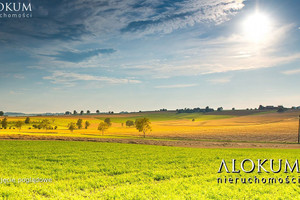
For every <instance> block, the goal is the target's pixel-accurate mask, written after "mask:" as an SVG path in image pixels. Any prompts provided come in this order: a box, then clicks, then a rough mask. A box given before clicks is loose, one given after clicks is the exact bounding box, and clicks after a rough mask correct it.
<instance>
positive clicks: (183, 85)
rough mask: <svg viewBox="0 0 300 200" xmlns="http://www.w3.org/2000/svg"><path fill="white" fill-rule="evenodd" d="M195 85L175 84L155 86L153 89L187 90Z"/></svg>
mask: <svg viewBox="0 0 300 200" xmlns="http://www.w3.org/2000/svg"><path fill="white" fill-rule="evenodd" d="M195 86H197V84H175V85H159V86H155V88H166V89H169V88H187V87H195Z"/></svg>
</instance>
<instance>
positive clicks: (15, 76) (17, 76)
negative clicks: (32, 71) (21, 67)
mask: <svg viewBox="0 0 300 200" xmlns="http://www.w3.org/2000/svg"><path fill="white" fill-rule="evenodd" d="M14 78H16V79H24V78H25V76H24V75H22V74H14Z"/></svg>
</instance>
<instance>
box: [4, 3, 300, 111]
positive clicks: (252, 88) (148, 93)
mask: <svg viewBox="0 0 300 200" xmlns="http://www.w3.org/2000/svg"><path fill="white" fill-rule="evenodd" d="M0 2H2V3H3V4H5V1H3V0H1V1H0ZM9 2H19V1H9ZM21 2H22V3H25V4H26V5H28V4H29V3H30V4H31V6H32V11H31V12H30V11H26V14H27V13H30V14H32V17H29V18H18V19H16V18H4V17H2V18H1V14H2V15H3V14H4V13H6V14H9V12H10V11H9V10H8V11H6V10H5V8H4V9H2V7H3V6H1V4H0V94H1V97H0V110H3V111H5V112H25V113H40V112H65V111H67V110H69V111H73V110H77V111H80V110H85V111H86V110H91V111H92V112H95V111H96V110H100V111H101V112H107V111H114V112H120V111H129V112H132V111H140V110H142V111H146V110H158V109H161V108H166V109H177V108H195V107H201V108H203V107H206V106H210V107H213V108H217V107H220V106H222V107H223V108H225V109H226V108H227V109H231V108H232V107H235V108H237V109H242V108H255V107H258V106H259V105H260V104H262V105H284V106H286V107H291V106H300V87H299V86H300V79H299V76H300V66H299V61H300V13H299V9H300V1H298V0H285V1H282V0H272V1H270V0H206V1H205V0H107V1H106V0H85V1H82V0H51V1H50V0H49V1H45V0H31V1H28V0H23V1H21ZM19 12H21V11H19ZM21 13H22V12H21Z"/></svg>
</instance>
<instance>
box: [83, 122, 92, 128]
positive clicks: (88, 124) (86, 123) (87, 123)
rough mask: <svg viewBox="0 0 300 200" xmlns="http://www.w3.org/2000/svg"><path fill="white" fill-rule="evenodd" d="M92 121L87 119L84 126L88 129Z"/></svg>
mask: <svg viewBox="0 0 300 200" xmlns="http://www.w3.org/2000/svg"><path fill="white" fill-rule="evenodd" d="M90 125H91V124H90V122H89V121H85V125H84V128H85V129H87V128H88V127H89V126H90Z"/></svg>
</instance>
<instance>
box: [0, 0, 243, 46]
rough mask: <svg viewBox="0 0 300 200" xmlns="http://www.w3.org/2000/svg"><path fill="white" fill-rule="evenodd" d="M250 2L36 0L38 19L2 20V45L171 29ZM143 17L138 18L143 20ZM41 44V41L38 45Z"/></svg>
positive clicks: (213, 18) (218, 18)
mask: <svg viewBox="0 0 300 200" xmlns="http://www.w3.org/2000/svg"><path fill="white" fill-rule="evenodd" d="M243 2H244V0H232V1H228V0H213V1H206V0H177V1H173V0H166V1H158V0H144V1H140V0H126V1H119V0H109V1H108V0H107V1H95V0H85V1H82V0H73V1H32V5H33V16H34V17H33V18H31V19H29V20H22V19H20V20H18V19H16V20H14V22H13V23H10V22H7V21H2V20H1V21H0V26H1V30H0V36H1V41H2V43H8V42H18V44H20V43H27V45H28V44H31V45H32V41H37V40H40V41H42V42H41V43H40V44H44V43H46V42H47V40H49V41H54V40H57V41H66V42H68V41H78V40H83V39H85V37H87V36H88V37H93V38H94V39H95V38H97V37H102V36H111V35H119V33H120V31H121V32H123V33H124V32H131V33H133V32H139V34H140V33H142V34H151V33H155V32H161V33H170V32H172V31H173V30H176V29H180V28H184V27H186V26H194V25H195V24H197V23H206V22H209V23H215V24H219V23H222V22H224V21H227V20H229V19H230V17H231V16H233V15H235V14H236V13H237V12H238V11H239V10H240V9H242V8H243V6H244V4H243ZM137 19H138V20H137ZM35 45H37V43H35Z"/></svg>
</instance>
